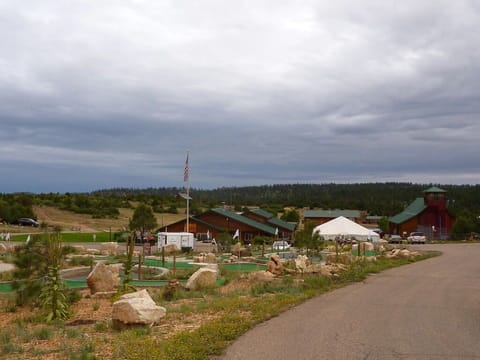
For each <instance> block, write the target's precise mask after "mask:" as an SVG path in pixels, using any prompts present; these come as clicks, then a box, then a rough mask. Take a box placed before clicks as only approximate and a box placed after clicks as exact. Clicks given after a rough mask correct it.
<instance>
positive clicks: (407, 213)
mask: <svg viewBox="0 0 480 360" xmlns="http://www.w3.org/2000/svg"><path fill="white" fill-rule="evenodd" d="M426 208H427V206H426V205H425V201H424V199H423V198H416V199H415V200H414V201H413V202H412V203H411V204H410V205H408V206H407V207H406V208H405V210H403V211H402V212H401V213H399V214H397V215H395V216H392V217H391V218H390V219H389V221H390V222H391V223H394V224H401V223H404V222H405V221H407V220H409V219H411V218H413V217H414V216H417V215H418V214H420V213H421V212H422V211H423V210H425V209H426Z"/></svg>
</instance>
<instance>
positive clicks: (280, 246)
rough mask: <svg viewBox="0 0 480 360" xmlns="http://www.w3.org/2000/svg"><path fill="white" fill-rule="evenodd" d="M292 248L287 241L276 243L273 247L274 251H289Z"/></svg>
mask: <svg viewBox="0 0 480 360" xmlns="http://www.w3.org/2000/svg"><path fill="white" fill-rule="evenodd" d="M290 247H291V246H290V244H289V243H288V242H287V241H285V240H280V241H274V242H273V245H272V248H273V250H288V249H290Z"/></svg>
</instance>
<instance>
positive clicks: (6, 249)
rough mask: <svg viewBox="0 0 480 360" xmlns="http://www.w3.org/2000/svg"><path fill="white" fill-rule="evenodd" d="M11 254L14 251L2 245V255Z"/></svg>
mask: <svg viewBox="0 0 480 360" xmlns="http://www.w3.org/2000/svg"><path fill="white" fill-rule="evenodd" d="M11 252H13V250H12V248H11V247H10V246H8V245H6V244H2V243H0V254H9V253H11Z"/></svg>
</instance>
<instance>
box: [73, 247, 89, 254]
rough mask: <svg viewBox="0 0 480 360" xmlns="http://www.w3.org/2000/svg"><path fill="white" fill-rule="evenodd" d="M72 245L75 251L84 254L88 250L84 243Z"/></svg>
mask: <svg viewBox="0 0 480 360" xmlns="http://www.w3.org/2000/svg"><path fill="white" fill-rule="evenodd" d="M72 247H73V248H74V249H75V252H76V253H78V254H83V253H85V251H86V249H85V246H83V245H73V246H72Z"/></svg>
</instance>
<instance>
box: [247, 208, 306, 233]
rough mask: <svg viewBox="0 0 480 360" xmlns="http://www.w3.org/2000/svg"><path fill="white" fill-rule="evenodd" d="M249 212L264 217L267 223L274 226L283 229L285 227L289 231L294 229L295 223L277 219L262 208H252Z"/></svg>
mask: <svg viewBox="0 0 480 360" xmlns="http://www.w3.org/2000/svg"><path fill="white" fill-rule="evenodd" d="M249 212H251V213H253V214H256V215H258V216H261V217H263V218H265V219H266V220H267V222H268V223H269V224H271V225H273V226H275V227H281V228H283V229H287V230H290V231H295V228H296V227H297V225H296V224H293V223H289V222H287V221H284V220H282V219H279V218H277V217H276V216H273V214H271V213H269V212H268V211H266V210H263V209H253V210H250V211H249Z"/></svg>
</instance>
